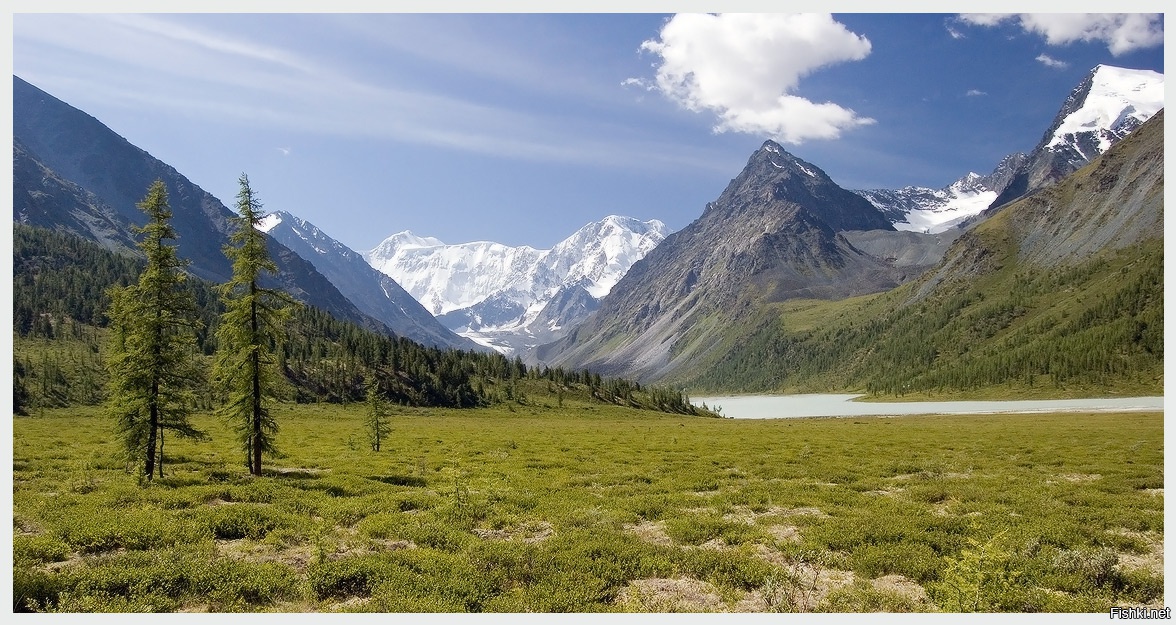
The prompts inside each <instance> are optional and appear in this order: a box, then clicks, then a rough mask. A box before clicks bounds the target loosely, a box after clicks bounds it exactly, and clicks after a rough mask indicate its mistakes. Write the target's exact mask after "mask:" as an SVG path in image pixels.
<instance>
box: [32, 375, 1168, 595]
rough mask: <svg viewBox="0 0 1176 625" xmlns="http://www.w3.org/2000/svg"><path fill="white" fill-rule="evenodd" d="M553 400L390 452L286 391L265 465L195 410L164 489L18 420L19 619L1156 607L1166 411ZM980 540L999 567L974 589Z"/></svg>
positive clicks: (93, 445) (44, 426) (69, 422)
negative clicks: (709, 408)
mask: <svg viewBox="0 0 1176 625" xmlns="http://www.w3.org/2000/svg"><path fill="white" fill-rule="evenodd" d="M542 388H543V386H542V384H540V385H536V386H534V387H527V388H526V393H527V396H528V398H529V399H528V401H527V403H526V404H525V405H519V404H511V405H508V407H502V406H500V407H497V408H481V409H476V410H453V409H437V408H412V409H399V410H397V411H396V412H395V413H394V415H393V416H392V421H391V423H392V433H391V436H389V437H388V439H387V443H386V446H385V447H383V448H381V451H380V452H373V451H371V450H370V449H368V448H367V447H366V446H365V443H364V441H363V425H362V422H363V409H362V407H361V406H357V405H351V406H347V407H343V406H339V405H300V406H292V405H291V406H283V407H281V408H280V409H279V417H280V419H281V422H282V423H283V430H282V439H281V452H282V455H281V456H280V457H279V458H278V459H277V460H276V461H275V462H274V464H273V465H272V468H270V469H268V470H267V472H266V474H265V475H264V476H261V477H258V478H251V477H249V476H248V475H247V474H245V471H244V469H243V468H242V467H240V463H239V462H238V461H237V460H238V459H237V454H236V453H234V452H233V450H232V446H231V445H228V444H227V443H225V442H222V441H225V440H226V439H228V438H230V437H231V432H229V431H228V427H227V426H226V425H225V424H224V422H223V421H221V420H219V419H217V418H215V417H211V416H207V415H197V416H196V417H195V422H196V423H197V424H198V425H199V426H201V427H204V428H205V429H207V430H208V432H209V433H210V436H211V438H212V443H211V444H209V443H193V442H189V441H182V440H176V441H174V442H170V443H169V444H168V446H169V450H172V451H171V453H172V454H173V460H172V461H171V462H170V463H169V464H168V466H167V469H166V475H165V477H163V478H160V479H158V480H156V482H155V483H154V484H152V486H151V487H149V488H143V487H138V486H136V485H135V484H134V483H133V480H130V479H129V478H128V476H127V475H125V473H124V467H123V465H122V463H121V462H120V461H119V460H118V459H117V449H116V448H115V445H114V443H113V442H112V441H110V439H109V438H108V437H107V436H106V435H105V433H106V431H107V424H106V422H105V421H104V420H103V419H101V418H100V417H98V416H97V415H96V414H95V413H94V412H93V411H92V410H88V409H85V408H81V409H79V408H74V409H54V410H48V411H45V412H44V414H43V415H41V416H40V417H38V418H18V419H16V420H15V421H14V447H13V462H14V465H13V484H14V492H13V501H14V518H13V522H14V523H13V525H14V530H13V558H14V568H13V572H14V584H13V596H14V608H17V609H21V608H23V609H30V608H31V609H38V610H57V611H67V612H139V611H150V612H192V611H195V612H255V613H262V612H264V613H282V612H319V613H335V612H348V613H354V612H451V611H452V612H578V613H602V612H603V613H607V612H855V613H858V612H879V611H880V612H934V611H947V612H967V611H989V612H1103V613H1105V612H1106V611H1107V609H1108V608H1109V607H1110V606H1114V605H1124V604H1127V605H1142V606H1160V605H1162V604H1163V590H1164V583H1163V579H1164V577H1163V564H1162V563H1163V558H1164V554H1163V532H1164V511H1163V501H1164V493H1163V488H1164V471H1163V462H1164V461H1163V429H1164V428H1163V414H1162V413H1160V412H1130V413H1059V414H1048V413H1047V414H1034V415H971V416H962V417H960V416H923V417H911V418H897V419H895V418H891V419H879V418H871V417H858V418H846V419H775V420H772V419H768V420H757V419H734V420H732V419H698V418H687V417H682V416H673V415H660V416H659V415H654V414H649V413H642V412H638V411H633V410H631V409H624V408H619V407H610V406H603V405H601V404H598V403H592V402H586V401H584V400H582V399H577V398H572V397H568V398H566V399H565V400H564V402H563V406H562V408H561V407H559V406H557V405H556V402H557V399H556V398H555V397H552V396H550V395H543V394H542V391H541V389H542ZM1124 459H1126V460H1124ZM967 550H971V551H967ZM968 553H973V554H977V555H980V556H981V557H983V558H985V559H986V560H985V565H989V566H991V565H995V569H994V570H995V571H996V573H995V574H996V575H999V576H1001V577H997V578H989V579H995V580H996V582H995V583H994V582H991V581H982V582H980V583H977V581H975V580H976V578H975V577H972V576H973V575H975V571H976V568H975V567H977V566H979V563H978V562H977V561H975V560H969V556H968V555H967V554H968ZM953 584H954V585H955V586H953ZM961 584H962V585H963V586H962V587H963V588H971V591H970V592H968V593H965V595H964V596H961V595H960V594H959V593H958V590H957V586H960V585H961ZM969 584H970V586H969Z"/></svg>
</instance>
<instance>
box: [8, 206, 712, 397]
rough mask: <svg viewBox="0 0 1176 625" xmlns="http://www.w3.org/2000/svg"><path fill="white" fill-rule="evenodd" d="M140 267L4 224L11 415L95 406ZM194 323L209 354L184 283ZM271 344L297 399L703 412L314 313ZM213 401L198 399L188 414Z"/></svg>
mask: <svg viewBox="0 0 1176 625" xmlns="http://www.w3.org/2000/svg"><path fill="white" fill-rule="evenodd" d="M142 266H143V263H142V261H141V260H138V259H135V258H131V257H126V256H120V255H116V254H113V253H111V252H108V251H106V250H104V249H102V248H101V247H100V246H98V245H97V244H95V243H92V242H90V241H86V240H83V239H80V238H78V237H75V236H72V235H69V234H63V233H59V232H54V231H51V230H46V229H43V228H36V227H31V226H26V225H23V224H19V223H14V224H13V267H14V271H13V314H14V327H13V334H14V341H15V350H14V362H13V365H14V375H13V390H14V397H15V398H16V399H17V405H16V409H17V411H18V412H19V411H20V410H22V409H26V410H27V409H35V408H38V407H53V406H67V405H71V404H95V403H98V402H100V401H102V399H103V397H104V392H103V389H104V386H105V381H106V372H105V368H104V365H103V358H102V353H103V351H104V349H105V343H106V335H107V325H108V323H109V320H108V319H107V318H106V315H105V311H106V309H107V307H108V306H109V298H108V296H107V289H108V288H109V287H111V286H114V285H126V284H129V283H131V282H133V281H134V280H135V279H136V277H137V276H138V274H139V272H140V271H141V269H142ZM186 283H187V285H188V287H187V288H189V289H191V290H192V292H193V295H194V298H195V300H196V303H197V314H198V317H199V318H200V320H201V321H202V323H203V328H201V330H200V331H199V332H198V335H197V349H198V350H199V351H201V352H202V353H203V354H204V355H205V356H206V357H209V356H211V355H212V354H213V353H215V352H216V349H217V345H216V327H217V324H218V318H219V315H220V313H221V312H222V310H223V309H222V306H221V302H220V299H219V297H218V295H217V293H216V290H215V287H214V286H213V285H212V284H211V283H208V282H205V281H202V280H199V279H195V278H190V279H189V280H187V282H186ZM283 339H284V340H282V341H280V342H279V343H278V344H277V345H276V347H277V356H278V359H279V367H280V368H281V370H282V372H283V374H284V377H285V380H286V382H287V385H288V387H287V389H286V396H287V399H289V400H291V401H298V402H319V401H325V402H341V403H345V402H355V401H362V400H363V398H364V395H365V384H366V382H368V381H370V380H371V379H373V378H374V379H377V380H378V381H379V384H380V388H381V389H382V391H383V394H384V395H385V399H387V400H388V401H390V402H392V403H397V404H403V405H409V406H447V407H459V408H463V407H474V406H480V405H487V404H491V403H497V402H518V403H522V402H526V401H527V396H528V394H534V393H543V394H547V391H550V394H551V395H554V396H557V397H559V398H562V397H563V396H564V394H565V393H566V394H567V395H569V396H582V397H584V398H585V399H588V398H592V399H594V400H597V401H603V402H608V403H616V404H622V405H629V406H632V407H637V408H649V409H654V410H664V411H668V412H678V413H685V414H703V412H702V411H699V410H697V409H695V408H694V407H693V406H692V405H690V403H689V402H688V401H687V399H686V398H685V397H684V396H683V395H682V394H681V393H678V392H676V391H670V390H666V389H656V388H647V387H643V386H641V385H637V384H634V383H631V382H628V381H626V380H619V379H602V378H601V377H600V376H598V375H593V374H589V373H587V372H568V371H564V370H562V369H550V368H542V369H536V368H533V367H532V368H528V367H527V366H525V365H524V364H523V363H522V362H521V361H520V360H518V359H514V360H512V359H508V358H506V357H505V356H502V355H501V354H497V353H482V352H474V351H460V350H441V349H437V348H432V347H425V346H423V345H421V344H419V343H416V342H413V341H411V340H409V339H406V338H403V337H391V336H386V335H383V334H378V333H374V332H371V331H369V330H367V329H365V328H362V327H360V326H358V325H356V324H354V323H350V322H346V321H339V320H337V319H335V318H334V317H332V316H331V315H329V314H327V313H326V312H323V311H321V310H319V309H316V308H313V307H310V306H304V305H297V306H295V307H294V311H293V315H292V319H291V320H290V322H289V325H288V327H287V332H286V334H285V336H284V337H283ZM218 400H219V398H217V397H215V396H214V394H213V393H212V391H211V390H205V391H204V392H203V393H202V394H198V402H199V404H200V405H199V407H201V408H211V407H212V406H213V405H215V403H216V402H217V401H218Z"/></svg>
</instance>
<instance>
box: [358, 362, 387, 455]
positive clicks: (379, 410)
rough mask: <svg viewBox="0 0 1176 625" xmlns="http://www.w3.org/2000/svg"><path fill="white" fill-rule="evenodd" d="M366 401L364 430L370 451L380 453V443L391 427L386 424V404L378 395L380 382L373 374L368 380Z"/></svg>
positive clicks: (381, 396)
mask: <svg viewBox="0 0 1176 625" xmlns="http://www.w3.org/2000/svg"><path fill="white" fill-rule="evenodd" d="M366 399H367V401H366V403H367V415H366V416H365V418H364V429H365V430H366V431H367V435H368V442H369V443H371V446H372V451H380V443H382V442H383V441H384V439H386V438H388V435H389V434H391V433H392V425H391V424H390V423H389V422H388V414H389V413H388V403H387V402H386V401H385V400H384V397H383V395H381V394H380V382H379V380H378V379H377V378H376V376H375V374H372V375H371V377H370V379H369V380H368V383H367V397H366Z"/></svg>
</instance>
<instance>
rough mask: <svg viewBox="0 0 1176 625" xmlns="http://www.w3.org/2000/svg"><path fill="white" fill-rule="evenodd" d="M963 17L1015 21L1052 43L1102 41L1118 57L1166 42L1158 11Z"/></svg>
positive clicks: (988, 23) (993, 22)
mask: <svg viewBox="0 0 1176 625" xmlns="http://www.w3.org/2000/svg"><path fill="white" fill-rule="evenodd" d="M960 19H961V20H963V21H965V22H968V23H971V24H975V25H977V26H996V25H998V24H1002V23H1004V22H1006V21H1012V22H1016V23H1017V24H1018V25H1020V27H1021V28H1022V29H1023V30H1024V31H1025V32H1028V33H1036V34H1038V35H1041V36H1043V37H1045V42H1046V43H1048V44H1049V45H1051V46H1061V45H1066V44H1069V43H1074V42H1076V41H1100V42H1103V43H1105V44H1106V45H1107V49H1108V50H1110V52H1111V54H1113V55H1115V56H1119V55H1121V54H1125V53H1127V52H1131V51H1132V50H1137V49H1140V48H1150V47H1153V46H1158V45H1163V43H1164V21H1163V17H1162V16H1161V15H1160V14H1159V13H1017V14H1013V13H966V14H963V15H960Z"/></svg>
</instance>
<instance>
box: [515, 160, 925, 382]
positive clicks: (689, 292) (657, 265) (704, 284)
mask: <svg viewBox="0 0 1176 625" xmlns="http://www.w3.org/2000/svg"><path fill="white" fill-rule="evenodd" d="M869 230H884V231H891V232H893V231H894V227H893V226H892V225H891V224H890V221H889V220H888V219H887V218H886V216H885V215H883V214H882V212H881V211H879V210H878V209H877V208H875V207H874V206H873V205H872V204H870V202H868V201H867V200H865V199H864V198H862V197H861V196H859V195H857V194H855V193H852V192H850V191H847V190H845V189H843V188H841V187H839V186H838V185H837V184H836V183H834V182H833V181H832V180H830V179H829V177H828V176H827V175H826V174H825V173H824V172H823V171H822V170H821V169H820V168H818V167H817V166H816V165H813V164H811V163H808V162H805V161H803V160H801V159H799V158H797V157H795V156H793V155H792V154H789V153H788V152H786V151H785V150H784V149H783V148H782V147H780V145H779V144H777V143H775V142H774V141H767V142H765V143H764V144H763V146H762V147H761V148H760V149H759V150H757V151H756V152H755V153H753V154H752V155H751V157H750V159H749V160H748V162H747V166H746V167H744V169H743V171H742V172H741V173H740V174H739V175H738V176H737V177H736V178H735V179H734V180H732V181H731V183H730V184H729V185H728V186H727V188H726V189H725V190H724V191H723V193H722V194H721V195H720V196H719V198H718V199H717V200H715V201H714V202H711V203H708V204H707V206H706V209H705V211H704V212H703V214H702V216H701V217H699V218H698V219H696V220H695V221H694V222H693V223H691V224H690V225H688V226H687V227H686V228H683V229H682V230H680V231H678V232H675V233H673V234H671V235H669V236H668V237H666V239H665V240H664V241H663V242H662V243H661V244H660V245H658V246H657V247H656V248H655V249H654V250H653V251H651V252H650V253H649V254H647V255H646V256H645V257H644V258H642V259H641V260H640V261H637V262H636V263H635V264H634V265H633V267H632V268H631V269H630V270H629V272H628V273H626V274H625V276H624V277H623V278H621V280H620V281H619V282H618V283H617V284H616V286H615V287H613V289H612V291H611V292H610V293H609V294H608V295H607V296H605V297H604V299H603V300H602V301H601V303H600V308H599V310H597V311H596V312H595V313H594V314H593V315H592V316H591V317H590V318H589V319H588V320H587V321H586V322H585V323H583V324H582V325H580V326H578V327H577V328H576V329H574V330H573V331H572V332H570V333H569V334H568V335H567V336H565V337H564V338H563V339H561V340H559V341H556V342H554V343H551V344H547V345H542V346H540V347H539V348H538V349H537V350H536V352H535V358H536V359H537V360H538V361H540V362H543V363H549V364H554V365H561V366H572V367H577V368H578V367H590V368H593V369H596V370H599V371H601V372H602V373H606V374H609V375H624V376H626V377H634V378H638V379H656V378H659V377H662V376H664V375H666V374H667V373H668V372H670V371H672V370H673V369H675V368H676V367H679V366H682V365H683V364H684V363H688V362H690V361H691V360H693V359H695V358H698V357H700V356H702V355H703V354H705V353H706V352H707V350H708V349H710V348H711V347H713V346H714V345H715V344H716V342H717V341H719V340H720V339H721V337H722V336H723V334H724V331H725V329H726V327H727V325H728V324H729V323H731V322H732V321H733V320H735V319H738V318H740V317H741V316H743V315H746V314H748V313H750V312H751V311H753V310H755V309H757V308H758V307H760V306H763V305H764V304H765V303H769V302H776V301H782V300H786V299H790V298H800V297H804V298H833V299H836V298H843V297H848V296H851V295H858V294H863V293H872V292H876V291H881V290H886V289H888V288H891V287H893V286H896V285H897V284H899V282H900V281H901V280H903V279H904V278H905V277H907V273H906V272H905V271H904V270H903V269H902V268H900V267H896V266H894V265H893V264H892V263H888V262H886V261H885V260H882V259H879V258H876V257H874V256H871V255H869V254H866V253H864V252H862V251H861V250H859V249H857V248H856V247H854V246H853V245H852V244H851V243H850V242H849V241H848V240H847V239H846V238H845V237H844V236H843V235H842V234H840V233H841V232H844V231H869Z"/></svg>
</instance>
